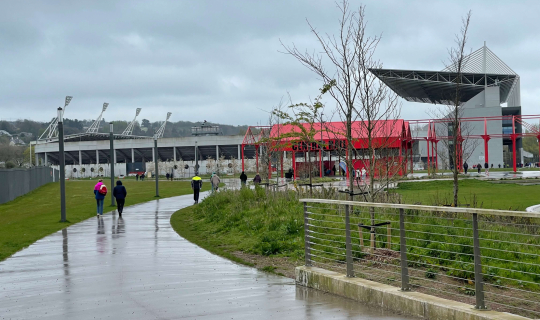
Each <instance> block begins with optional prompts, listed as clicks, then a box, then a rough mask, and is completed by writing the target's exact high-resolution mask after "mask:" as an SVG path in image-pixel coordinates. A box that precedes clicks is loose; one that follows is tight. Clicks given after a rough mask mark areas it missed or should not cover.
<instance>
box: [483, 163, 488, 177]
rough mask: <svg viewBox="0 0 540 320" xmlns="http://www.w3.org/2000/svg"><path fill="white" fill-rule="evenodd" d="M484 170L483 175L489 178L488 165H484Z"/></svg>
mask: <svg viewBox="0 0 540 320" xmlns="http://www.w3.org/2000/svg"><path fill="white" fill-rule="evenodd" d="M484 169H485V171H484V172H485V173H486V176H489V163H487V162H486V163H484Z"/></svg>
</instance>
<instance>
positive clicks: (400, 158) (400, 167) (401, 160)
mask: <svg viewBox="0 0 540 320" xmlns="http://www.w3.org/2000/svg"><path fill="white" fill-rule="evenodd" d="M402 146H403V141H402V140H401V139H399V176H403V157H402V156H401V147H402Z"/></svg>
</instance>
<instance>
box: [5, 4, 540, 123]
mask: <svg viewBox="0 0 540 320" xmlns="http://www.w3.org/2000/svg"><path fill="white" fill-rule="evenodd" d="M358 4H360V2H357V1H351V6H352V7H355V6H357V5H358ZM365 4H366V5H367V18H368V20H369V31H370V33H372V34H382V35H383V39H382V41H381V43H380V45H379V48H378V51H377V57H378V58H379V59H380V60H381V61H383V62H384V65H385V67H388V68H401V69H409V68H410V69H428V70H433V69H435V70H437V69H442V68H443V67H444V64H443V61H444V60H445V59H446V57H447V48H448V47H450V46H452V45H453V37H454V34H455V33H457V32H458V31H459V27H460V24H461V21H460V20H461V16H463V15H464V14H465V13H466V12H467V11H468V10H469V9H472V11H473V17H472V23H471V29H470V33H469V34H470V37H469V45H470V48H471V50H474V49H477V48H479V47H480V46H481V45H482V44H483V41H484V40H485V41H487V43H488V46H489V47H490V48H491V49H492V50H493V51H494V52H495V53H496V54H497V55H499V57H500V58H501V59H502V60H503V61H505V62H506V63H507V64H508V65H509V66H510V67H511V68H513V69H514V70H515V71H516V72H517V73H519V74H520V75H521V77H522V81H521V84H522V102H523V109H524V113H529V114H532V113H536V109H535V108H534V104H535V103H536V101H535V97H536V96H537V93H538V92H540V86H539V85H537V83H538V81H536V80H537V79H536V78H537V77H538V76H537V74H538V72H537V69H538V66H539V65H540V64H539V63H538V62H539V61H538V59H539V58H538V55H537V52H538V49H540V48H539V47H540V45H539V44H538V41H537V39H536V37H537V36H536V34H537V31H538V27H537V26H536V23H535V21H536V19H537V18H536V15H537V12H538V9H539V4H537V2H536V1H522V2H518V3H508V2H507V1H477V2H470V1H452V2H442V1H427V0H426V1H397V0H395V1H392V0H385V1H374V0H373V1H367V2H365ZM3 7H4V8H5V10H2V12H0V57H1V58H2V60H1V62H0V74H1V75H2V78H1V79H2V80H1V84H2V85H1V86H0V118H3V119H10V118H11V119H16V118H30V119H34V120H42V121H46V120H49V119H50V118H51V117H52V116H53V115H54V112H55V111H54V109H55V108H56V107H58V106H59V105H60V104H61V103H62V100H63V97H64V96H65V95H68V94H69V95H73V96H74V99H73V102H72V106H70V107H69V109H68V111H67V112H66V116H68V117H71V118H93V117H95V116H96V115H97V113H98V112H99V110H100V108H101V104H102V103H103V102H104V101H107V102H109V103H110V108H109V109H108V110H107V112H106V114H105V117H106V119H107V120H112V119H129V118H132V116H133V113H134V110H135V108H136V107H142V108H143V112H142V113H141V118H148V119H150V120H160V119H162V118H164V116H165V114H166V112H167V111H171V112H173V117H172V120H173V121H178V120H191V121H194V120H201V118H204V119H206V120H209V121H215V122H224V123H230V124H254V123H257V122H260V121H265V120H266V118H267V114H266V113H265V112H264V111H261V109H262V110H270V109H271V108H272V107H273V106H275V105H276V104H277V103H278V102H279V101H280V99H281V98H282V97H284V96H286V95H287V94H288V93H290V94H291V96H292V98H293V99H294V102H299V101H306V100H307V99H309V98H310V97H314V96H315V95H317V93H318V88H319V87H320V83H319V82H318V79H317V77H316V76H315V75H314V74H313V73H311V72H310V71H309V70H307V69H306V68H304V67H303V66H302V65H300V63H298V62H297V61H295V60H294V59H293V58H292V57H291V56H288V55H285V54H282V53H280V52H279V51H282V50H283V49H282V47H281V45H280V40H281V41H283V42H284V43H286V44H292V43H295V44H296V45H297V46H298V47H299V48H305V49H306V50H319V49H320V48H319V46H318V45H317V43H316V42H315V40H314V38H313V36H312V35H311V34H310V32H309V27H308V25H307V23H306V18H307V19H309V21H310V22H311V23H312V24H313V25H314V26H315V27H317V30H319V31H321V32H327V33H329V34H333V33H336V32H337V30H338V25H337V20H338V18H339V12H338V11H337V10H336V7H335V4H334V3H333V2H332V1H322V0H321V1H308V0H303V1H285V0H279V1H251V0H237V1H127V0H126V1H92V2H77V1H49V2H23V1H10V2H5V3H4V4H3ZM327 101H328V103H329V108H331V107H333V105H332V102H331V101H330V100H327ZM432 107H433V106H431V105H425V104H411V103H406V102H404V103H403V109H402V117H403V118H406V119H418V118H427V117H428V115H427V113H426V110H428V109H429V108H432ZM22 110H24V112H22Z"/></svg>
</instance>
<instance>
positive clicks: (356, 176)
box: [354, 169, 362, 182]
mask: <svg viewBox="0 0 540 320" xmlns="http://www.w3.org/2000/svg"><path fill="white" fill-rule="evenodd" d="M354 177H355V178H356V181H357V182H360V181H361V180H362V173H361V172H360V169H356V170H354Z"/></svg>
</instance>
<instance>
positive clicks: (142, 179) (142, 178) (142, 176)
mask: <svg viewBox="0 0 540 320" xmlns="http://www.w3.org/2000/svg"><path fill="white" fill-rule="evenodd" d="M141 181H144V172H143V173H142V174H141Z"/></svg>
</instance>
